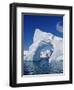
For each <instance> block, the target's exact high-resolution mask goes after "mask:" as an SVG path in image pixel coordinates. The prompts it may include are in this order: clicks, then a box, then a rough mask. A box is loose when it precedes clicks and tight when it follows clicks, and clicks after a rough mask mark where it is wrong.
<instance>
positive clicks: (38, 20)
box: [23, 15, 63, 50]
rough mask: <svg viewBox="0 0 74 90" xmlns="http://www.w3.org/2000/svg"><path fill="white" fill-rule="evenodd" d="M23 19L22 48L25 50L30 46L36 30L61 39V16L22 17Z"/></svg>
mask: <svg viewBox="0 0 74 90" xmlns="http://www.w3.org/2000/svg"><path fill="white" fill-rule="evenodd" d="M23 19H24V20H23V21H24V22H23V23H24V25H23V46H24V49H26V50H27V49H28V48H29V46H30V45H31V44H32V41H33V36H34V32H35V29H36V28H39V29H41V30H43V31H44V32H50V33H53V34H54V35H56V36H59V37H63V16H59V15H49V16H45V15H43V16H42V15H24V16H23Z"/></svg>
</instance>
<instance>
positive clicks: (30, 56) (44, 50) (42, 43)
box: [23, 28, 63, 63]
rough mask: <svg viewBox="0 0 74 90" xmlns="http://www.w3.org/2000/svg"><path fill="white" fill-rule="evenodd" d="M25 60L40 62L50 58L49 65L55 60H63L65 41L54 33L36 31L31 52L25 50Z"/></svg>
mask: <svg viewBox="0 0 74 90" xmlns="http://www.w3.org/2000/svg"><path fill="white" fill-rule="evenodd" d="M23 54H24V60H27V61H34V60H36V61H37V60H40V58H41V57H42V58H43V57H44V58H45V57H47V56H48V57H49V63H50V62H51V61H53V60H61V59H62V57H63V39H62V38H61V37H57V36H55V35H54V34H52V33H48V32H43V31H42V30H40V29H38V28H37V29H36V30H35V32H34V36H33V43H32V44H31V45H30V47H29V50H28V51H26V50H24V52H23Z"/></svg>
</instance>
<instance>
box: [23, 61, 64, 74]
mask: <svg viewBox="0 0 74 90" xmlns="http://www.w3.org/2000/svg"><path fill="white" fill-rule="evenodd" d="M55 73H58V74H59V73H63V60H61V61H55V60H53V61H52V62H51V63H49V62H48V60H39V61H24V75H37V74H55Z"/></svg>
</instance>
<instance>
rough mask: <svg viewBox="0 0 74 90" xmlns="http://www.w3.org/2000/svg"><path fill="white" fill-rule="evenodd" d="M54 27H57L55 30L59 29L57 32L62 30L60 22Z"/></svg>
mask: <svg viewBox="0 0 74 90" xmlns="http://www.w3.org/2000/svg"><path fill="white" fill-rule="evenodd" d="M56 29H57V31H59V32H63V26H62V25H61V24H60V22H58V23H57V25H56Z"/></svg>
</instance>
